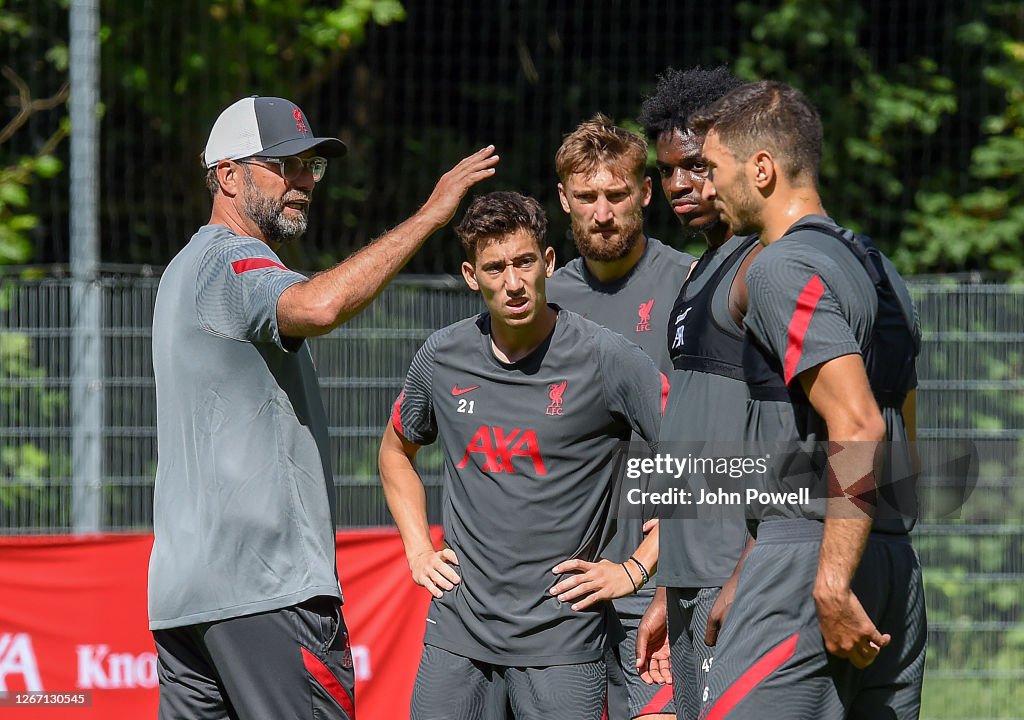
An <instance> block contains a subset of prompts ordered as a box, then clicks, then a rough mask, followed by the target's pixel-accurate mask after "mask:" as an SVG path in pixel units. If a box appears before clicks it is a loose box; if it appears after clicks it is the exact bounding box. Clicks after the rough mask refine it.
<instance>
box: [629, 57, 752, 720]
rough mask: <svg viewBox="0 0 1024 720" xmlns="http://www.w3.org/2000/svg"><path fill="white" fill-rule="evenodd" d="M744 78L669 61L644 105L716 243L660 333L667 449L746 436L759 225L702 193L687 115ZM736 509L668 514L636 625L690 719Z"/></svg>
mask: <svg viewBox="0 0 1024 720" xmlns="http://www.w3.org/2000/svg"><path fill="white" fill-rule="evenodd" d="M740 84H741V81H740V80H739V79H737V78H735V77H733V75H732V74H731V73H729V71H728V69H727V68H725V67H719V68H715V69H713V70H704V69H701V68H699V67H698V68H693V69H691V70H688V71H685V72H683V71H679V70H675V69H674V68H669V69H668V70H666V71H665V73H664V74H663V75H662V76H661V77H660V78H659V80H658V84H657V87H656V88H655V92H654V95H652V96H651V97H648V98H647V99H646V100H644V103H643V106H642V108H641V112H640V118H639V121H640V124H641V125H642V126H643V128H644V132H645V133H646V135H647V137H648V138H649V139H650V140H651V141H653V142H655V143H656V148H657V167H658V173H659V175H660V177H661V185H662V190H663V191H664V193H665V199H666V200H667V201H668V202H669V204H670V206H671V207H672V210H673V212H674V213H675V215H676V217H678V219H679V222H680V223H681V225H682V229H683V236H684V238H685V239H687V240H692V239H694V238H700V239H703V240H705V241H706V242H707V246H708V248H707V250H706V251H705V252H704V254H703V255H701V257H700V260H699V261H698V262H697V264H696V265H695V266H694V267H693V270H692V271H691V272H690V274H689V276H688V277H687V279H686V281H685V282H684V283H682V287H681V288H680V289H679V291H678V296H677V297H675V298H674V302H673V305H672V311H671V314H670V317H669V321H668V323H667V331H668V336H667V342H666V338H665V336H664V335H663V336H662V342H663V343H664V345H663V347H664V348H665V349H666V350H667V351H668V353H669V355H670V361H671V364H672V368H673V369H672V371H671V375H670V378H669V380H670V385H671V388H672V390H671V393H670V395H669V398H668V403H667V405H666V406H665V417H664V419H663V420H662V426H661V435H660V437H661V440H662V442H664V443H668V445H666V446H664V447H663V448H662V449H663V450H668V451H670V450H671V448H672V445H671V443H673V442H687V443H693V442H696V441H714V442H728V441H735V444H736V446H738V445H739V443H740V442H742V440H743V438H744V421H745V417H746V405H747V385H746V382H745V381H744V378H743V324H742V315H743V312H745V310H746V285H745V282H744V275H745V274H746V269H747V267H748V266H749V264H750V261H751V260H752V259H753V258H754V257H755V256H756V255H757V252H758V251H759V250H760V247H761V246H760V245H759V244H758V242H757V238H756V237H755V236H737V235H733V234H732V232H731V230H730V228H729V226H728V225H727V224H726V223H725V222H723V221H722V219H721V218H720V217H719V213H718V210H716V209H715V207H714V204H713V203H712V202H711V201H710V200H705V199H704V198H702V197H701V190H702V188H703V186H704V177H705V174H706V172H707V168H706V164H705V162H704V157H703V155H702V154H701V145H702V143H703V140H704V138H703V137H702V136H700V135H698V134H696V133H694V132H693V131H692V130H691V129H690V128H689V126H688V125H687V122H686V121H687V118H688V117H689V116H690V114H692V113H693V112H695V111H697V110H699V109H701V108H703V107H705V106H707V105H709V104H711V103H712V102H714V101H715V100H717V99H718V98H720V97H721V96H722V95H724V94H725V93H727V92H729V91H730V90H732V89H733V88H735V87H737V86H739V85H740ZM733 510H734V512H732V513H731V514H727V513H724V512H723V513H721V514H716V516H715V517H713V518H711V517H708V518H700V517H697V518H685V519H684V518H680V519H663V520H662V522H661V527H660V529H661V534H660V538H659V544H660V547H659V558H660V562H659V565H658V585H659V587H658V592H657V594H656V596H655V597H654V599H653V601H652V602H651V604H650V607H649V609H648V610H647V612H646V613H645V615H644V620H643V622H642V623H641V625H640V636H639V638H638V645H639V648H638V650H639V652H638V657H639V658H640V661H641V669H642V671H643V675H644V677H645V678H649V679H651V680H653V681H657V682H664V681H667V680H668V679H669V678H668V677H666V675H667V673H666V672H663V664H662V662H661V660H662V659H663V658H662V657H661V656H658V657H655V653H656V651H657V650H658V649H661V648H663V647H664V644H665V642H666V630H667V633H668V637H667V641H668V643H669V645H670V648H671V681H672V687H673V690H674V694H675V701H676V708H677V710H676V715H677V717H679V718H681V719H683V718H685V720H696V718H697V716H698V715H699V714H700V709H701V705H702V704H703V695H704V688H705V686H706V684H707V671H708V669H709V668H710V667H711V665H712V663H713V662H714V648H713V647H712V646H713V645H714V642H715V639H714V635H715V631H716V628H717V626H716V624H715V623H714V622H712V623H711V625H712V628H711V630H710V631H709V629H708V625H709V623H708V619H709V616H712V608H713V606H714V604H715V601H716V599H717V598H718V596H719V591H720V589H721V588H722V586H723V584H725V583H726V582H727V581H728V579H729V577H730V574H731V573H732V570H733V568H734V567H735V566H736V563H737V561H738V560H739V557H740V554H741V552H742V551H743V549H744V547H745V545H746V543H747V539H748V537H749V535H748V532H747V527H746V521H745V518H744V514H743V509H742V508H740V507H737V508H733ZM730 593H731V588H727V589H726V597H725V598H723V603H722V604H725V602H726V601H727V600H728V599H729V598H730V597H731V594H730ZM666 625H667V628H666Z"/></svg>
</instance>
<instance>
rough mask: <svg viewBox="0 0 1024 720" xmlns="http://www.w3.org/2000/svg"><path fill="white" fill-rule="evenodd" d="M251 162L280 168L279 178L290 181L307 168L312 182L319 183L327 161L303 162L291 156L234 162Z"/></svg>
mask: <svg viewBox="0 0 1024 720" xmlns="http://www.w3.org/2000/svg"><path fill="white" fill-rule="evenodd" d="M253 160H257V161H259V162H261V163H269V164H271V165H277V166H278V168H280V173H281V177H283V178H284V179H285V180H288V181H292V180H296V179H298V177H299V175H301V174H302V171H303V170H305V169H307V168H309V171H310V172H311V173H313V182H320V178H322V177H323V176H324V173H325V172H327V160H326V158H322V157H311V158H309V159H307V160H303V159H302V158H300V157H296V156H295V155H291V156H289V157H283V158H272V157H252V158H249V159H248V160H237V161H236V162H240V163H245V164H251V163H252V161H253Z"/></svg>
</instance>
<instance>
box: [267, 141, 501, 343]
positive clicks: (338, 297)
mask: <svg viewBox="0 0 1024 720" xmlns="http://www.w3.org/2000/svg"><path fill="white" fill-rule="evenodd" d="M497 164H498V156H497V155H495V154H494V146H493V145H488V146H487V147H485V148H483V149H481V150H478V151H477V152H475V153H473V154H472V155H470V156H469V157H467V158H464V159H463V160H461V161H460V162H459V163H458V164H457V165H456V166H455V167H453V168H452V169H451V170H449V171H448V172H446V173H445V174H444V175H442V176H441V179H440V180H438V182H437V185H436V186H435V187H434V191H433V192H432V193H431V194H430V197H429V198H428V199H427V202H426V203H424V204H423V207H421V208H420V209H419V210H418V211H417V212H416V213H415V214H414V215H413V216H412V217H410V218H409V219H408V220H406V221H405V222H403V223H402V224H401V225H399V226H398V227H396V228H395V229H394V230H391V231H390V232H388V233H385V234H384V235H382V236H381V237H379V238H377V239H376V240H374V241H373V242H372V243H370V244H369V245H367V246H366V247H364V248H362V249H361V250H359V251H358V252H356V253H355V254H353V255H352V256H351V257H349V258H348V259H347V260H345V261H344V262H342V263H340V264H338V265H335V266H334V267H333V268H331V269H330V270H327V271H326V272H322V273H320V274H318V275H314V276H313V277H311V278H309V279H308V280H306V281H304V282H299V283H296V284H295V285H292V286H291V287H289V288H288V289H287V290H285V292H284V293H283V294H282V295H281V300H280V302H279V303H278V308H277V317H278V324H279V326H280V330H281V334H282V335H285V336H288V337H310V336H315V335H324V334H326V333H329V332H330V331H331V330H333V329H334V328H336V327H338V326H339V325H341V324H342V323H344V322H346V321H347V320H349V319H350V318H352V317H354V316H355V315H357V314H359V313H360V312H361V311H362V310H363V309H364V308H365V307H366V306H367V305H369V304H370V302H372V301H373V299H374V298H375V297H377V295H379V294H380V292H381V290H383V289H384V287H385V286H386V285H387V284H388V283H389V282H391V279H392V278H393V277H394V276H395V275H396V274H397V273H398V271H399V270H401V269H402V267H403V266H404V265H405V264H406V263H407V262H408V261H409V259H410V258H412V256H413V255H414V254H416V252H417V251H418V250H419V249H420V247H422V246H423V243H424V242H425V241H426V239H427V238H428V237H430V236H431V235H433V234H434V233H435V232H437V231H438V230H440V229H441V228H443V227H444V226H445V225H447V224H448V221H449V220H451V219H452V216H453V215H454V214H455V210H456V208H458V207H459V203H460V202H461V201H462V198H463V197H465V195H466V192H467V191H468V190H469V188H471V187H473V185H475V184H476V183H478V182H480V181H481V180H485V179H486V178H489V177H491V176H492V175H494V166H495V165H497Z"/></svg>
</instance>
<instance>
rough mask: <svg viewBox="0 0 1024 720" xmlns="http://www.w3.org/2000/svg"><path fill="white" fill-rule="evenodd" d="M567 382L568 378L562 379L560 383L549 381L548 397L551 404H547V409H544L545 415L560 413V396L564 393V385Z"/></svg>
mask: <svg viewBox="0 0 1024 720" xmlns="http://www.w3.org/2000/svg"><path fill="white" fill-rule="evenodd" d="M567 384H568V380H563V381H562V382H560V383H551V384H550V385H548V397H549V398H550V399H551V404H550V405H548V409H547V410H545V411H544V414H545V415H561V414H562V396H563V395H564V394H565V386H566V385H567Z"/></svg>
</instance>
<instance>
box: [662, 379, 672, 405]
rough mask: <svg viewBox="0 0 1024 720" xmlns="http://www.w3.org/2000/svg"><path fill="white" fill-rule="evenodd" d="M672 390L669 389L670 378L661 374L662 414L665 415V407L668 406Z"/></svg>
mask: <svg viewBox="0 0 1024 720" xmlns="http://www.w3.org/2000/svg"><path fill="white" fill-rule="evenodd" d="M671 389H672V388H671V387H669V384H668V378H667V377H665V373H661V414H662V415H664V414H665V406H666V405H668V393H669V391H670V390H671Z"/></svg>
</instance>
